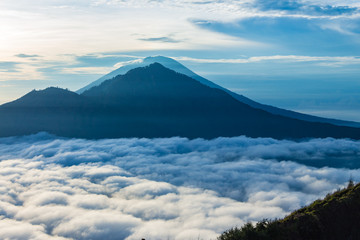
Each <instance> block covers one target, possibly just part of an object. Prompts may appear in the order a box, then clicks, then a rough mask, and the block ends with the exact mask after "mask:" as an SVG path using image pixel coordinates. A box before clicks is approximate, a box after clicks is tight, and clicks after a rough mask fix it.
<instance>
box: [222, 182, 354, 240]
mask: <svg viewBox="0 0 360 240" xmlns="http://www.w3.org/2000/svg"><path fill="white" fill-rule="evenodd" d="M270 239H272V240H288V239H292V240H325V239H326V240H343V239H349V240H357V239H360V184H357V185H356V186H352V185H349V187H348V188H346V189H343V190H339V191H337V192H335V193H333V194H329V195H328V196H326V197H325V199H323V200H316V201H315V202H313V203H312V204H311V205H309V206H307V207H304V208H302V209H299V210H297V211H294V212H293V213H291V214H290V215H289V216H287V217H285V218H284V219H281V220H275V221H266V220H264V221H262V222H259V223H257V224H256V226H255V227H253V226H252V225H251V224H250V223H248V224H246V225H245V226H243V227H242V228H240V229H239V228H233V229H230V230H228V231H226V232H224V233H223V234H222V235H221V236H220V237H219V238H218V240H270Z"/></svg>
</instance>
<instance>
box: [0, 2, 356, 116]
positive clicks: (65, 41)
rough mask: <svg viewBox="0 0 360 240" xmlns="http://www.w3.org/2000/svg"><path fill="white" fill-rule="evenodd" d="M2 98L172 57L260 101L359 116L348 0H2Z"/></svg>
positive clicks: (352, 5)
mask: <svg viewBox="0 0 360 240" xmlns="http://www.w3.org/2000/svg"><path fill="white" fill-rule="evenodd" d="M0 21H1V23H2V24H1V25H0V30H1V33H2V37H1V38H0V103H4V102H7V101H10V100H13V99H16V98H18V97H20V96H21V95H23V94H25V93H26V92H28V91H30V90H32V89H34V88H35V89H40V88H45V87H47V86H59V87H63V88H69V89H70V90H77V89H78V88H81V87H82V86H84V85H86V84H87V83H89V82H92V81H94V80H96V79H97V78H98V77H101V76H102V75H104V74H106V73H108V72H109V71H111V70H114V69H116V68H117V67H119V66H122V65H123V64H126V63H127V62H131V61H134V60H137V59H139V58H142V57H146V56H151V55H164V56H169V57H173V58H175V59H177V60H178V61H180V62H181V63H183V64H184V65H185V66H187V67H189V68H190V69H192V70H193V71H195V72H197V73H199V74H200V75H202V76H204V77H207V78H208V79H209V80H212V81H214V82H216V83H218V84H220V85H222V86H224V87H228V88H230V89H232V90H234V91H236V92H238V93H241V94H244V95H245V96H248V97H251V98H253V99H254V100H258V101H260V102H263V103H267V104H272V105H276V106H279V107H284V108H289V109H294V110H298V111H302V112H308V113H313V114H316V115H321V116H328V117H336V118H341V119H349V120H357V121H360V114H358V109H360V91H359V89H360V77H359V76H360V31H359V29H360V2H359V1H355V0H348V1H344V0H332V1H331V0H327V1H324V0H308V1H306V0H303V1H300V0H298V1H295V0H293V1H289V0H287V1H285V0H284V1H282V0H280V1H265V0H243V1H241V0H240V1H235V0H228V1H222V0H183V1H180V0H173V1H170V0H157V1H155V0H121V1H120V0H77V1H72V0H54V1H47V0H36V1H31V2H29V1H27V0H17V1H12V0H2V1H1V2H0Z"/></svg>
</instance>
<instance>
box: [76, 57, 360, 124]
mask: <svg viewBox="0 0 360 240" xmlns="http://www.w3.org/2000/svg"><path fill="white" fill-rule="evenodd" d="M155 62H158V63H160V64H162V65H163V66H165V67H167V68H169V69H172V70H174V71H176V72H179V73H182V74H184V75H187V76H189V77H191V78H193V79H195V80H197V81H199V82H200V83H202V84H204V85H206V86H209V87H212V88H218V89H221V90H223V91H225V92H227V93H229V94H230V95H231V96H232V97H234V98H235V99H236V100H238V101H240V102H242V103H245V104H247V105H249V106H251V107H253V108H257V109H261V110H264V111H267V112H269V113H272V114H276V115H280V116H285V117H290V118H294V119H298V120H304V121H310V122H323V123H330V124H334V125H338V126H348V127H358V128H360V123H359V122H354V121H345V120H338V119H331V118H323V117H318V116H313V115H309V114H304V113H299V112H295V111H292V110H287V109H282V108H278V107H274V106H271V105H266V104H262V103H259V102H256V101H254V100H251V99H250V98H247V97H245V96H243V95H241V94H238V93H235V92H232V91H230V90H228V89H226V88H224V87H221V86H220V85H218V84H216V83H214V82H211V81H209V80H207V79H206V78H203V77H201V76H199V75H197V74H196V73H194V72H193V71H191V70H190V69H188V68H187V67H185V66H184V65H182V64H181V63H179V62H178V61H176V60H174V59H172V58H168V57H163V56H155V57H147V58H144V59H143V60H142V61H141V62H136V63H133V64H129V65H125V66H122V67H120V68H118V69H116V70H114V71H112V72H110V73H109V74H106V75H104V76H103V77H101V78H99V79H98V80H96V81H94V82H92V83H90V84H88V85H86V86H85V87H83V88H81V89H79V90H77V91H76V92H77V93H79V94H81V93H83V92H84V91H86V90H88V89H90V88H92V87H95V86H98V85H100V84H101V83H102V82H104V81H106V80H109V79H111V78H114V77H116V76H117V75H123V74H126V73H127V72H128V71H129V70H131V69H134V68H137V67H145V66H148V65H150V64H152V63H155Z"/></svg>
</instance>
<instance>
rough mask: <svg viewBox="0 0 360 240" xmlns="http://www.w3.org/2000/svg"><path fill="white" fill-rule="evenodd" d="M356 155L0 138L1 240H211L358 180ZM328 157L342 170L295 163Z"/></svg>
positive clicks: (187, 143) (326, 148)
mask: <svg viewBox="0 0 360 240" xmlns="http://www.w3.org/2000/svg"><path fill="white" fill-rule="evenodd" d="M359 149H360V142H359V141H351V140H346V139H338V140H335V139H330V138H329V139H312V140H307V141H302V142H292V141H285V140H284V141H279V140H274V139H269V138H268V139H262V138H258V139H252V138H246V137H236V138H218V139H214V140H210V141H209V140H203V139H195V140H188V139H185V138H169V139H152V140H150V139H106V140H96V141H93V140H82V139H63V138H55V137H53V136H51V135H47V134H37V135H33V136H26V137H13V138H2V139H0V156H1V157H0V159H1V162H0V193H1V195H0V213H1V215H2V216H3V219H2V220H1V221H0V222H1V224H0V237H1V238H6V237H8V238H17V239H21V238H24V239H28V238H34V239H51V238H54V239H56V238H64V239H73V238H74V239H89V238H90V237H91V238H92V239H112V238H114V239H115V238H116V239H141V238H145V239H164V238H166V239H167V238H168V239H192V238H193V239H195V238H196V239H197V238H200V239H214V238H216V236H217V235H218V234H219V233H221V232H222V231H224V230H225V229H227V228H230V227H232V226H235V225H238V226H240V225H242V224H244V223H245V222H247V221H257V220H261V219H262V218H276V217H282V216H284V215H285V214H286V213H288V212H290V211H292V210H294V209H297V208H299V207H301V206H304V205H306V204H307V203H309V202H311V201H313V200H315V199H317V198H319V197H323V196H324V195H325V194H326V193H328V192H330V191H333V190H334V189H337V188H339V187H342V186H344V185H346V183H347V181H348V180H349V178H350V176H352V178H353V179H354V180H355V181H356V182H357V181H359V180H360V171H359V170H358V169H353V170H349V169H346V168H343V167H346V166H350V165H351V164H355V165H356V164H357V166H358V165H359V163H358V160H359V156H360V151H359ZM325 159H326V160H327V162H326V164H328V165H334V164H335V165H336V164H340V165H338V167H341V168H330V167H320V168H314V167H309V166H306V165H302V164H299V163H296V162H294V161H303V162H304V163H310V164H316V163H319V164H320V165H322V166H323V165H324V160H325ZM280 160H281V161H280ZM291 160H292V161H291ZM334 161H335V162H334ZM326 164H325V165H326ZM10 226H11V227H10Z"/></svg>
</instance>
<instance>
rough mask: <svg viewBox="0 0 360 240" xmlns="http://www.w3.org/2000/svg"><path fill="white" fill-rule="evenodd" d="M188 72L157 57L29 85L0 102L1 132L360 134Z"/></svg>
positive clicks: (85, 135) (104, 135)
mask: <svg viewBox="0 0 360 240" xmlns="http://www.w3.org/2000/svg"><path fill="white" fill-rule="evenodd" d="M189 71H190V70H189ZM188 74H190V73H189V72H188V73H187V74H183V73H181V70H179V72H177V71H174V70H172V69H170V68H167V67H166V66H163V65H162V64H160V63H157V62H155V63H151V64H150V65H147V66H144V67H136V68H133V69H130V70H129V71H127V72H126V73H125V74H120V75H116V76H115V77H113V78H111V79H108V80H104V81H100V82H98V83H96V84H93V85H92V86H90V87H88V88H85V89H83V90H82V91H81V93H80V94H78V93H74V92H71V91H68V90H64V89H60V88H47V89H45V90H41V91H32V92H30V93H28V94H26V95H25V96H23V97H22V98H20V99H18V100H15V101H14V102H10V103H7V104H4V105H2V106H0V136H1V137H4V136H15V135H26V134H32V133H37V132H40V131H46V132H49V133H52V134H55V135H58V136H64V137H78V138H120V137H146V138H157V137H173V136H180V137H188V138H207V139H210V138H216V137H232V136H239V135H246V136H249V137H272V138H277V139H299V138H314V137H334V138H353V139H360V128H354V127H348V126H336V125H333V124H329V123H324V122H310V121H304V120H300V119H295V118H291V117H287V116H282V115H277V114H273V113H271V112H269V111H265V110H263V109H259V108H255V107H252V106H251V105H249V104H246V103H244V102H242V101H239V99H237V98H235V97H234V96H233V95H232V94H230V93H229V92H228V91H226V90H224V89H222V88H221V87H216V86H213V85H211V84H209V83H207V82H206V81H208V80H206V79H204V80H205V81H204V80H202V81H203V82H202V81H200V80H199V79H195V78H193V77H190V76H188ZM114 75H115V74H114ZM110 76H111V75H110ZM204 82H205V83H204ZM206 83H207V84H206ZM214 85H215V84H214Z"/></svg>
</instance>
